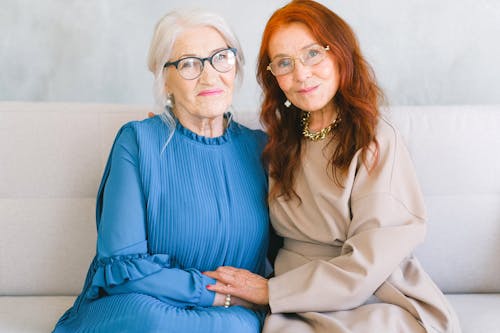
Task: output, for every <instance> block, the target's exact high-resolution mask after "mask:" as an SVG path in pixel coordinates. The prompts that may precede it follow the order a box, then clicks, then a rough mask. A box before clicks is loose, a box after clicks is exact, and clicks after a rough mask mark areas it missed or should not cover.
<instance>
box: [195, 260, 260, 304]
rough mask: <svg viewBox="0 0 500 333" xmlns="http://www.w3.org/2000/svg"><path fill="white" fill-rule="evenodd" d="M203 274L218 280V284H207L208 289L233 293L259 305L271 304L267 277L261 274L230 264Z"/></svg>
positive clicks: (221, 292) (232, 294) (222, 292)
mask: <svg viewBox="0 0 500 333" xmlns="http://www.w3.org/2000/svg"><path fill="white" fill-rule="evenodd" d="M203 274H205V275H206V276H208V277H211V278H213V279H216V280H217V282H216V284H213V285H208V286H207V289H208V290H212V291H215V292H217V293H220V294H223V295H226V294H231V296H235V297H237V298H241V299H242V300H245V301H247V302H250V303H254V304H257V305H268V304H269V289H268V285H267V279H265V278H263V277H262V276H260V275H257V274H254V273H252V272H250V271H247V270H246V269H239V268H235V267H230V266H221V267H219V268H217V270H215V271H210V272H204V273H203Z"/></svg>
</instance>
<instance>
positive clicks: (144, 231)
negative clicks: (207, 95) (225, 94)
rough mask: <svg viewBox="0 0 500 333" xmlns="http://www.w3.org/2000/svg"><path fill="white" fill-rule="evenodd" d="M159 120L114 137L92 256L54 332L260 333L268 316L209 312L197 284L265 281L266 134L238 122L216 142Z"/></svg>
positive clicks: (207, 294)
mask: <svg viewBox="0 0 500 333" xmlns="http://www.w3.org/2000/svg"><path fill="white" fill-rule="evenodd" d="M168 136H169V132H168V127H167V126H166V125H165V124H164V123H163V121H162V120H161V119H160V117H153V118H151V119H146V120H144V121H140V122H131V123H128V124H126V125H124V126H123V127H122V129H120V131H119V132H118V134H117V137H116V139H115V142H114V144H113V148H112V150H111V153H110V157H109V159H108V163H107V165H106V169H105V171H104V175H103V179H102V181H101V186H100V188H99V192H98V196H97V209H96V221H97V230H98V237H97V253H96V256H95V258H94V260H93V261H92V263H91V265H90V268H89V271H88V274H87V278H86V281H85V284H84V287H83V290H82V293H81V294H80V296H79V297H78V298H77V300H76V301H75V304H74V305H73V307H72V308H70V309H69V310H68V311H67V312H66V313H65V314H64V315H63V316H62V317H61V319H60V320H59V322H58V323H57V325H56V327H55V329H54V332H191V333H193V332H222V331H226V330H232V331H236V332H249V333H250V332H252V333H253V332H260V330H261V327H262V323H263V319H264V314H263V313H262V312H259V311H253V310H249V309H246V308H243V307H239V306H233V307H230V308H229V309H225V308H224V307H212V306H211V305H212V303H213V299H214V296H215V294H214V293H213V292H211V291H208V290H207V289H206V288H205V287H206V285H207V284H212V283H215V281H214V280H213V279H211V278H208V277H206V276H204V275H203V274H202V272H203V271H206V270H214V269H216V268H217V267H219V266H221V265H230V266H235V267H241V268H245V269H248V270H250V271H252V272H256V273H258V274H264V269H265V257H266V253H267V245H268V238H269V234H268V230H269V229H268V227H269V216H268V209H267V203H266V195H267V189H268V184H267V175H266V172H265V170H264V168H263V166H262V163H261V160H260V155H261V152H262V149H263V147H264V145H265V140H266V137H265V134H264V133H263V132H261V131H255V130H250V129H248V128H246V127H244V126H242V125H240V124H238V123H236V122H234V121H231V122H229V125H228V128H227V129H226V131H225V133H224V134H223V135H222V136H220V137H216V138H207V137H202V136H199V135H197V134H195V133H194V132H192V131H190V130H188V129H187V128H185V127H183V126H182V125H181V124H180V123H177V126H176V130H175V132H174V134H173V136H172V139H171V141H170V142H169V144H168V145H166V146H165V144H166V142H167V139H168Z"/></svg>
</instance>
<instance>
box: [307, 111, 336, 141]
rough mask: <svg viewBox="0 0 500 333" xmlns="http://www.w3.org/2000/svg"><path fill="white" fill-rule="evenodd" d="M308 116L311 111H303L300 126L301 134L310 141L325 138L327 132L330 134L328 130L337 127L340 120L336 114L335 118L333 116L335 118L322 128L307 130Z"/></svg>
mask: <svg viewBox="0 0 500 333" xmlns="http://www.w3.org/2000/svg"><path fill="white" fill-rule="evenodd" d="M310 117H311V112H304V114H303V115H302V127H303V129H302V135H303V136H304V137H305V138H306V139H309V140H311V141H320V140H323V139H324V138H326V136H327V135H328V134H330V132H331V131H332V130H334V129H335V128H336V127H337V125H338V123H339V122H340V118H339V117H338V115H337V118H335V120H334V121H333V122H332V123H331V124H330V125H328V126H327V127H325V128H323V129H322V130H321V131H318V132H311V131H310V130H309V118H310Z"/></svg>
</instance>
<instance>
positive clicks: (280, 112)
mask: <svg viewBox="0 0 500 333" xmlns="http://www.w3.org/2000/svg"><path fill="white" fill-rule="evenodd" d="M291 23H303V24H305V25H306V26H307V27H308V28H309V29H310V31H311V33H312V35H313V36H314V37H315V39H316V40H317V42H318V43H319V44H321V45H329V46H330V50H331V51H329V52H332V54H333V55H334V57H335V59H336V62H337V64H338V67H339V75H340V82H339V89H338V91H337V93H336V95H335V96H334V98H333V100H332V103H334V104H335V106H336V108H337V110H338V112H339V117H340V119H341V121H340V123H339V125H338V126H337V127H336V129H335V131H334V135H333V137H332V139H331V140H336V141H337V142H338V145H337V146H336V148H335V150H334V152H333V154H332V156H331V158H330V164H331V167H332V171H333V175H334V177H335V181H336V182H337V184H339V185H341V183H340V177H339V176H341V174H342V173H343V172H345V171H346V170H347V168H348V167H349V164H350V163H351V160H352V159H353V157H354V154H355V153H356V152H357V151H358V150H359V149H362V153H361V157H362V160H363V163H365V164H370V165H369V169H372V168H373V167H375V165H376V162H377V156H378V144H377V141H376V139H375V130H376V126H377V122H378V118H379V108H378V105H379V102H380V101H381V100H382V99H383V95H382V92H381V90H380V89H379V87H378V86H377V84H376V81H375V76H374V74H373V71H372V69H371V67H370V65H369V64H368V63H367V62H366V61H365V59H364V58H363V56H362V54H361V51H360V48H359V45H358V42H357V39H356V36H355V34H354V32H353V31H352V29H351V28H350V27H349V25H348V24H347V23H346V22H345V21H344V20H342V19H341V18H340V17H339V16H338V15H336V14H335V13H334V12H332V11H331V10H329V9H328V8H326V7H325V6H323V5H321V4H319V3H317V2H315V1H311V0H295V1H292V2H290V3H289V4H288V5H286V6H284V7H282V8H280V9H278V10H277V11H276V12H275V13H274V14H273V15H272V16H271V18H270V19H269V21H268V22H267V25H266V27H265V29H264V33H263V36H262V43H261V47H260V51H259V57H258V64H257V81H258V82H259V84H260V86H261V88H262V90H263V101H262V110H261V114H260V120H261V122H262V123H263V125H264V127H265V129H266V130H267V133H268V135H269V141H268V143H267V145H266V147H265V149H264V152H263V159H264V162H266V163H267V164H268V167H269V175H270V176H271V177H272V178H273V180H274V185H273V187H272V188H271V189H270V193H269V197H270V198H275V197H277V196H282V195H283V196H284V197H285V198H286V199H290V198H291V196H292V195H294V196H297V197H299V196H298V195H297V193H295V191H294V189H293V185H294V179H295V173H296V171H297V168H298V166H299V164H300V161H301V158H300V157H301V150H302V149H301V148H302V138H303V137H302V125H301V119H302V115H303V111H302V110H300V109H298V108H296V107H294V106H291V107H290V108H286V107H285V106H284V104H283V103H284V101H285V100H286V97H285V94H284V93H283V91H282V90H281V89H280V87H279V85H278V82H277V80H276V78H275V77H274V76H273V74H272V73H271V72H270V71H268V70H267V66H268V65H269V63H270V61H271V60H270V57H269V41H270V39H271V36H272V35H273V34H274V32H276V31H277V30H278V29H280V28H282V27H283V26H286V25H288V24H291ZM371 143H375V145H374V147H375V151H374V152H373V155H371V154H370V155H371V156H373V159H371V160H370V161H368V160H367V159H368V147H369V145H370V144H371ZM325 172H326V170H325ZM299 199H300V197H299Z"/></svg>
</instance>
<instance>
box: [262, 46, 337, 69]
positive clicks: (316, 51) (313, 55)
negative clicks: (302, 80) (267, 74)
mask: <svg viewBox="0 0 500 333" xmlns="http://www.w3.org/2000/svg"><path fill="white" fill-rule="evenodd" d="M328 50H330V46H328V45H327V46H321V45H317V44H315V45H312V46H309V47H307V48H305V49H303V50H301V51H300V53H299V55H298V57H288V56H277V57H275V58H274V59H273V61H271V62H270V63H269V65H268V66H267V70H268V71H271V73H273V75H274V76H281V75H286V74H290V73H291V72H293V70H294V68H295V60H296V59H298V60H300V62H301V63H302V64H303V65H304V66H314V65H317V64H319V63H320V62H322V61H323V59H325V55H326V51H328Z"/></svg>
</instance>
